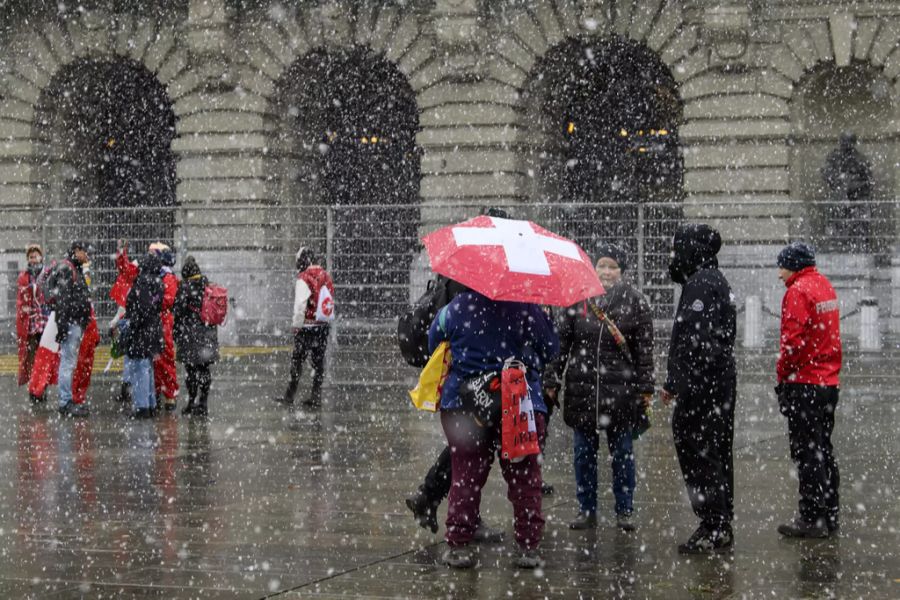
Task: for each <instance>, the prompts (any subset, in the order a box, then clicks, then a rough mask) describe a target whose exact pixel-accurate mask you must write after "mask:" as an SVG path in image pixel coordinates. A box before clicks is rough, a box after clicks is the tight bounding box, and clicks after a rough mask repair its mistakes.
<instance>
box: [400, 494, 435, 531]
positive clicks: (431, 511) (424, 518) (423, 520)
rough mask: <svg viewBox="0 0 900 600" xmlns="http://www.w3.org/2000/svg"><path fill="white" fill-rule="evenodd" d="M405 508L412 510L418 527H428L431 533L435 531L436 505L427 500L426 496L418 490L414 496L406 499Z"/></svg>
mask: <svg viewBox="0 0 900 600" xmlns="http://www.w3.org/2000/svg"><path fill="white" fill-rule="evenodd" d="M406 508H408V509H409V510H411V511H412V513H413V516H414V517H415V518H416V521H418V522H419V527H423V528H425V529H430V530H431V533H437V531H438V522H437V506H436V505H435V504H434V503H432V502H431V501H429V500H428V497H427V496H426V495H425V494H423V493H422V492H419V493H418V494H416V495H415V496H410V497H409V498H407V499H406Z"/></svg>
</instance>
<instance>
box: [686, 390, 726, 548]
mask: <svg viewBox="0 0 900 600" xmlns="http://www.w3.org/2000/svg"><path fill="white" fill-rule="evenodd" d="M704 387H705V388H706V389H705V390H704V391H703V392H701V393H696V394H687V395H679V396H678V399H677V401H676V404H675V410H674V412H673V413H672V434H673V437H674V438H675V451H676V452H677V453H678V463H679V464H680V465H681V474H682V476H683V477H684V483H685V484H686V486H687V491H688V496H689V497H690V500H691V508H692V509H693V510H694V514H695V515H697V517H698V518H699V519H700V522H701V524H702V525H703V526H705V527H706V528H707V529H708V530H710V531H722V530H729V529H730V528H731V522H732V520H734V461H733V456H732V446H733V443H734V404H735V400H736V391H737V382H736V379H735V377H734V376H731V377H725V378H723V381H719V382H715V383H713V384H711V385H706V386H704Z"/></svg>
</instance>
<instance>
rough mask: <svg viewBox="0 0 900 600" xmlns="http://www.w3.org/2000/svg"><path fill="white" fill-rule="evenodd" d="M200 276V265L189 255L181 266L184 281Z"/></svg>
mask: <svg viewBox="0 0 900 600" xmlns="http://www.w3.org/2000/svg"><path fill="white" fill-rule="evenodd" d="M199 274H200V265H198V264H197V259H195V258H194V257H193V256H192V255H188V256H186V257H185V259H184V263H183V264H182V265H181V276H182V277H183V278H184V279H188V278H189V277H193V276H194V275H199Z"/></svg>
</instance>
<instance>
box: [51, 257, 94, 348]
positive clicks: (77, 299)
mask: <svg viewBox="0 0 900 600" xmlns="http://www.w3.org/2000/svg"><path fill="white" fill-rule="evenodd" d="M47 277H48V280H47V287H48V288H49V290H50V297H51V302H52V305H53V310H55V311H56V325H57V328H58V329H59V331H60V338H63V339H64V338H65V337H66V335H68V331H69V325H71V324H73V323H74V324H76V325H79V326H80V327H81V328H82V329H84V328H85V327H86V326H87V324H88V322H89V321H90V320H91V292H90V290H89V289H88V286H87V282H86V281H85V279H84V272H83V271H82V270H81V264H80V263H78V262H77V261H76V260H74V259H73V258H71V257H68V258H66V260H63V261H60V262H59V263H57V264H56V266H55V267H53V271H52V272H51V273H50V274H49V275H48V276H47Z"/></svg>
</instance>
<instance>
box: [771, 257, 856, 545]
mask: <svg viewBox="0 0 900 600" xmlns="http://www.w3.org/2000/svg"><path fill="white" fill-rule="evenodd" d="M777 263H778V277H779V279H781V281H783V282H784V285H785V286H786V287H787V291H786V292H785V294H784V298H783V299H782V301H781V350H780V353H779V355H778V364H777V367H776V371H777V381H778V386H777V387H776V388H775V390H776V393H777V395H778V405H779V408H780V410H781V413H782V414H783V415H784V416H785V417H786V418H787V422H788V438H789V440H790V447H791V459H792V460H793V461H794V463H795V464H796V465H797V477H798V479H799V480H800V503H799V504H800V506H799V514H798V515H797V516H795V517H794V519H793V520H792V521H790V522H788V523H785V524H782V525H779V527H778V533H780V534H781V535H783V536H786V537H799V538H810V537H812V538H823V537H828V535H829V534H830V533H835V532H837V530H838V526H839V522H838V513H839V496H838V487H839V485H840V476H839V473H838V465H837V461H836V460H835V457H834V447H833V446H832V444H831V433H832V430H833V429H834V412H835V408H836V407H837V403H838V392H839V383H840V382H839V379H838V376H839V374H840V371H841V354H842V348H841V327H840V310H839V305H838V300H837V294H835V291H834V288H833V287H832V285H831V283H830V282H829V281H828V279H827V278H826V277H825V276H824V275H822V274H821V273H819V271H818V270H817V269H816V254H815V250H814V249H813V248H812V247H811V246H809V245H808V244H805V243H803V242H793V243H792V244H789V245H788V246H786V247H785V248H784V249H783V250H782V251H781V252H780V253H779V254H778V261H777Z"/></svg>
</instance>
